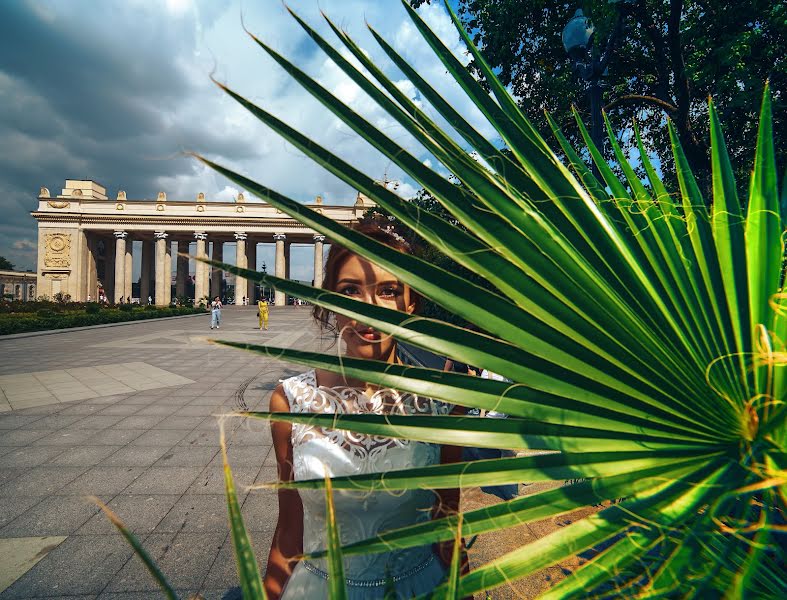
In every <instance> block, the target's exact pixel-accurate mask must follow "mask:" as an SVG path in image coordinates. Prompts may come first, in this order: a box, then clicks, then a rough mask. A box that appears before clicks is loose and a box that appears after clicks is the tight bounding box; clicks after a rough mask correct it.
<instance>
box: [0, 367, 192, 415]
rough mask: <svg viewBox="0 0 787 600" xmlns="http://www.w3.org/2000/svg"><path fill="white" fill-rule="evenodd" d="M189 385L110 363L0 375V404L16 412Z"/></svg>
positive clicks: (155, 372) (163, 374) (169, 375)
mask: <svg viewBox="0 0 787 600" xmlns="http://www.w3.org/2000/svg"><path fill="white" fill-rule="evenodd" d="M189 383H194V381H193V380H191V379H188V378H186V377H182V376H181V375H177V374H175V373H170V372H168V371H165V370H164V369H160V368H158V367H155V366H153V365H150V364H148V363H145V362H140V361H137V362H130V363H112V364H105V365H97V366H95V367H78V368H74V369H53V370H50V371H33V372H32V373H15V374H9V375H0V392H2V394H3V396H2V397H0V402H1V401H5V402H6V403H7V404H8V405H9V407H10V409H19V408H27V407H29V406H32V405H35V406H40V405H45V404H55V403H58V402H72V401H74V400H87V399H89V398H97V397H100V396H108V395H113V394H123V393H133V392H135V391H140V390H151V389H156V388H161V387H170V386H180V385H187V384H189Z"/></svg>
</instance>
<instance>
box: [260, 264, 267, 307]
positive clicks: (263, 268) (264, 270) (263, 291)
mask: <svg viewBox="0 0 787 600" xmlns="http://www.w3.org/2000/svg"><path fill="white" fill-rule="evenodd" d="M260 270H261V271H262V272H263V273H265V274H267V273H268V267H267V265H266V264H265V261H262V267H261V269H260ZM261 287H262V290H261V291H260V296H262V297H263V298H264V299H265V302H268V297H267V296H266V295H265V284H264V283H263V284H262V286H261Z"/></svg>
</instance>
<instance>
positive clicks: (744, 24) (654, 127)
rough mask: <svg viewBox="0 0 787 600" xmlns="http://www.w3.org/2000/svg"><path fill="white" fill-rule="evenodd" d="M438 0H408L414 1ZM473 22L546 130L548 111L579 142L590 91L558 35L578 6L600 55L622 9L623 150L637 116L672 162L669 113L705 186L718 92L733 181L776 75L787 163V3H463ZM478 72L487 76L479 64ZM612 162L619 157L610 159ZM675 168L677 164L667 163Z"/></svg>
mask: <svg viewBox="0 0 787 600" xmlns="http://www.w3.org/2000/svg"><path fill="white" fill-rule="evenodd" d="M429 1H430V0H411V4H412V5H413V6H419V5H421V4H423V3H428V2H429ZM458 8H459V14H460V16H461V19H462V21H463V23H464V25H465V27H466V28H467V29H468V30H469V31H470V32H472V35H473V40H474V42H475V43H476V44H477V45H478V46H479V47H481V48H482V52H483V56H484V58H485V59H486V60H487V61H488V62H489V63H490V65H491V66H492V67H493V68H495V70H496V73H497V75H498V77H499V79H500V80H501V82H502V83H503V84H504V85H506V86H510V89H511V90H512V91H513V94H514V96H515V97H516V99H517V102H518V103H519V105H520V107H521V108H522V109H523V110H524V111H525V112H526V113H527V115H528V116H529V117H530V118H531V119H532V120H533V121H534V123H535V124H536V126H537V127H539V128H540V129H541V131H542V132H545V131H548V129H549V128H548V126H547V122H546V119H545V117H544V111H549V112H550V113H551V114H552V116H553V117H554V118H555V120H556V121H557V122H558V123H559V124H560V125H561V126H562V127H563V129H564V133H565V134H566V136H567V137H568V139H569V141H570V142H571V143H572V144H573V145H579V144H581V138H580V137H579V132H578V131H577V129H576V126H575V124H574V119H573V117H572V115H571V104H572V103H573V104H575V105H576V106H577V107H578V109H579V111H580V113H581V114H582V115H583V118H584V120H585V122H589V121H590V118H589V110H590V108H589V107H590V101H589V95H588V94H587V93H586V91H585V89H583V85H584V84H580V83H579V82H578V81H577V79H576V77H575V75H574V73H573V70H572V64H571V61H569V59H568V57H567V56H566V53H565V50H564V49H563V45H562V41H561V33H562V30H563V27H565V25H566V23H567V22H568V20H569V19H570V18H571V16H572V15H573V13H574V11H575V9H577V8H582V9H584V11H585V14H586V15H587V16H589V17H590V18H591V20H592V21H593V23H594V25H595V27H596V34H595V39H596V40H597V43H596V44H595V46H596V49H595V50H596V52H598V50H599V48H598V47H599V46H601V45H603V44H602V43H599V42H604V41H605V40H606V39H607V38H608V37H609V34H610V32H611V31H612V30H613V29H614V28H615V24H616V21H617V14H618V12H621V13H623V14H624V15H625V17H624V19H623V23H624V30H623V32H622V34H621V35H620V37H619V40H620V41H619V44H618V45H617V48H616V49H615V51H614V52H613V53H612V54H611V58H610V62H609V67H608V76H607V77H606V78H605V87H604V89H603V103H604V105H605V110H606V111H607V113H608V115H609V117H610V120H611V121H612V123H613V125H614V126H615V130H616V131H621V132H622V134H620V139H619V141H620V142H621V145H622V146H623V149H624V151H627V152H630V151H632V150H634V151H635V148H636V144H635V141H634V136H633V135H630V134H631V130H630V127H629V124H630V123H631V121H632V119H636V120H637V121H638V123H639V124H640V126H641V133H642V135H643V137H644V139H645V142H646V150H647V151H648V152H653V151H654V150H656V152H657V154H659V155H660V157H661V158H662V159H664V158H666V154H667V153H668V151H669V139H668V137H667V133H666V127H664V118H665V117H669V118H670V120H671V121H672V122H673V124H674V125H675V128H676V130H677V132H678V137H679V139H680V141H681V144H682V145H683V148H684V150H685V152H686V156H687V159H688V161H689V165H690V166H691V167H692V170H693V171H694V173H695V176H697V178H698V179H700V180H701V181H702V182H705V183H707V182H708V180H709V172H710V159H709V156H710V155H709V144H708V133H707V126H706V123H707V118H708V114H707V99H708V97H709V96H711V97H713V100H714V102H715V103H716V106H717V107H718V110H719V114H720V116H721V119H722V121H723V122H724V123H725V124H726V125H727V128H728V130H729V131H734V132H736V135H735V139H734V140H730V143H729V147H728V150H729V153H730V159H731V160H732V164H733V169H734V172H735V174H736V179H737V181H738V183H739V184H740V185H744V184H745V183H746V182H747V181H748V178H749V174H750V168H751V164H750V160H751V149H752V148H753V147H754V145H755V142H756V135H757V131H756V128H755V127H752V126H751V124H752V123H755V122H756V118H757V115H756V107H757V106H758V101H759V98H761V97H762V90H763V85H764V83H765V81H766V80H770V88H771V91H772V94H773V103H774V111H773V114H774V123H773V127H774V139H775V144H776V147H777V148H778V149H779V150H778V153H777V164H778V165H780V166H781V167H782V168H784V166H785V163H787V154H786V153H787V150H785V149H786V148H787V144H785V143H784V142H785V141H787V110H785V108H787V106H786V103H787V58H785V57H787V4H785V3H784V2H773V0H708V1H698V0H633V1H631V0H629V1H619V2H617V3H614V2H607V1H606V0H605V1H601V0H596V1H595V2H589V1H579V0H577V1H575V2H564V1H561V0H458ZM469 69H470V70H471V71H473V72H475V73H478V72H479V68H478V64H477V63H476V61H474V60H473V61H471V62H470V64H469ZM607 158H610V156H607ZM664 166H665V169H666V171H667V173H668V174H670V175H671V174H673V173H674V170H673V169H671V168H670V167H668V165H667V164H666V163H665V165H664Z"/></svg>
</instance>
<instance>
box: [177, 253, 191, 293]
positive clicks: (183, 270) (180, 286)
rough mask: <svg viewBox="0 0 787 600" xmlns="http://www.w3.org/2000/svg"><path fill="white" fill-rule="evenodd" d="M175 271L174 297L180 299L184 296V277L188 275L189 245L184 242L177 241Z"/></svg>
mask: <svg viewBox="0 0 787 600" xmlns="http://www.w3.org/2000/svg"><path fill="white" fill-rule="evenodd" d="M176 268H177V271H176V275H175V296H176V297H178V298H181V297H183V296H185V295H186V277H188V274H189V243H188V241H185V240H179V241H178V258H177V267H176Z"/></svg>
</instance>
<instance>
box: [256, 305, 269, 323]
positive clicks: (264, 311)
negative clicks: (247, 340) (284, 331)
mask: <svg viewBox="0 0 787 600" xmlns="http://www.w3.org/2000/svg"><path fill="white" fill-rule="evenodd" d="M257 317H258V318H259V321H260V329H262V326H263V325H265V329H268V303H267V302H266V301H265V299H260V300H258V301H257Z"/></svg>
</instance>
